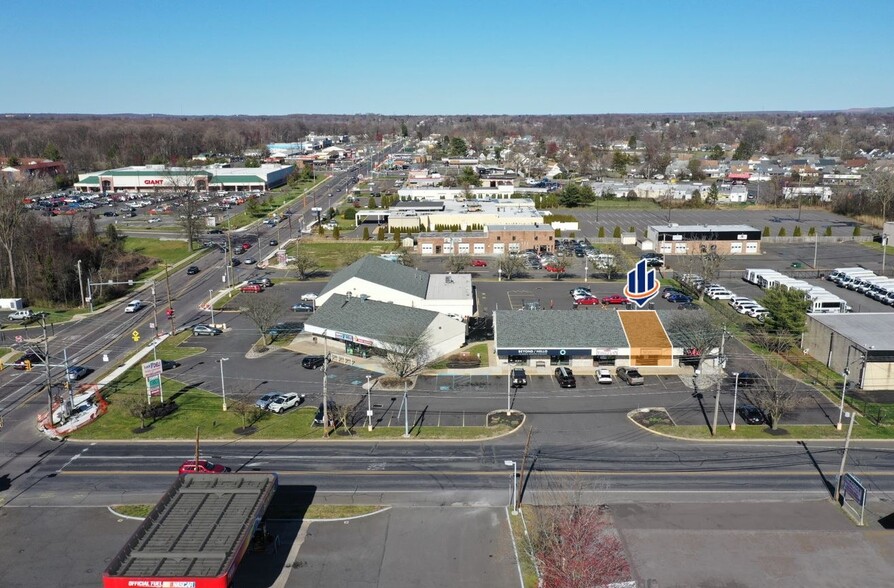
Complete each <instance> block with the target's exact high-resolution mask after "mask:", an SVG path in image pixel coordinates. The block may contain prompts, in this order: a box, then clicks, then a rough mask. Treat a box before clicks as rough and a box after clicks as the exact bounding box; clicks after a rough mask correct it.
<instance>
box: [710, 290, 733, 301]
mask: <svg viewBox="0 0 894 588" xmlns="http://www.w3.org/2000/svg"><path fill="white" fill-rule="evenodd" d="M707 296H708V298H710V299H711V300H729V299H730V298H732V297H733V296H734V294H733V293H732V292H730V291H729V290H722V289H715V290H709V291H708V292H707Z"/></svg>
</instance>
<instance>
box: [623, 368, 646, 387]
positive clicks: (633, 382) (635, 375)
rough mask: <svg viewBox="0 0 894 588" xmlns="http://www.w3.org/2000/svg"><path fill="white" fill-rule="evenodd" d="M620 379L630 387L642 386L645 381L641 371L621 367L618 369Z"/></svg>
mask: <svg viewBox="0 0 894 588" xmlns="http://www.w3.org/2000/svg"><path fill="white" fill-rule="evenodd" d="M616 373H617V374H618V377H619V378H620V379H622V380H624V381H625V382H627V384H628V385H630V386H642V385H643V384H644V383H645V380H644V378H643V376H642V374H640V373H639V370H637V369H636V368H632V367H619V368H618V369H617V372H616Z"/></svg>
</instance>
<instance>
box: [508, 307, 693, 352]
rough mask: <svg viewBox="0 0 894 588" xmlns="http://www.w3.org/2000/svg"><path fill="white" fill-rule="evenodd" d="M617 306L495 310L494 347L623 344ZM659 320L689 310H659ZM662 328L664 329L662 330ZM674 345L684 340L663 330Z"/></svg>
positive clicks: (663, 323)
mask: <svg viewBox="0 0 894 588" xmlns="http://www.w3.org/2000/svg"><path fill="white" fill-rule="evenodd" d="M617 311H618V309H616V308H610V309H608V310H602V309H597V308H587V309H578V310H524V311H521V310H498V311H497V312H496V313H495V321H494V337H495V342H496V347H497V348H508V349H517V348H527V347H567V348H572V349H576V348H581V347H627V346H628V345H629V344H628V342H627V337H626V336H625V335H624V329H623V328H622V327H621V320H620V319H619V318H618V312H617ZM657 312H658V318H659V319H660V320H661V324H662V325H665V324H667V322H668V320H670V317H672V316H674V315H676V314H686V313H692V312H693V311H691V310H659V311H657ZM665 332H666V330H665ZM667 335H668V337H669V338H670V340H671V345H673V346H674V347H682V346H684V342H683V341H682V340H680V338H679V336H675V334H674V333H667Z"/></svg>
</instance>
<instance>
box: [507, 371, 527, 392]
mask: <svg viewBox="0 0 894 588" xmlns="http://www.w3.org/2000/svg"><path fill="white" fill-rule="evenodd" d="M509 377H510V378H511V379H512V385H513V386H514V387H516V388H520V387H521V386H527V385H528V374H526V373H525V370H523V369H522V368H512V372H511V373H510V376H509Z"/></svg>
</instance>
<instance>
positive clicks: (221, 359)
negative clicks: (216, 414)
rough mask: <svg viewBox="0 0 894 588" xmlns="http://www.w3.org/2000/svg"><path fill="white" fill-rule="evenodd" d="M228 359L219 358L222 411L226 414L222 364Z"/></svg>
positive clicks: (225, 389)
mask: <svg viewBox="0 0 894 588" xmlns="http://www.w3.org/2000/svg"><path fill="white" fill-rule="evenodd" d="M229 360H230V358H229V357H221V358H220V391H221V394H223V410H224V412H227V388H226V386H225V385H224V377H223V364H224V362H225V361H229Z"/></svg>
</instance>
